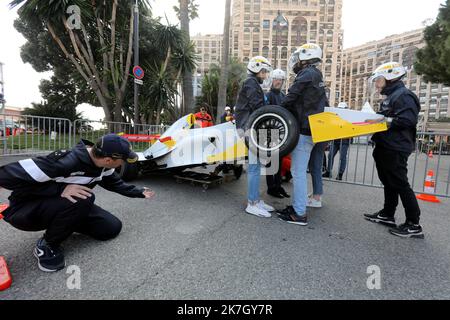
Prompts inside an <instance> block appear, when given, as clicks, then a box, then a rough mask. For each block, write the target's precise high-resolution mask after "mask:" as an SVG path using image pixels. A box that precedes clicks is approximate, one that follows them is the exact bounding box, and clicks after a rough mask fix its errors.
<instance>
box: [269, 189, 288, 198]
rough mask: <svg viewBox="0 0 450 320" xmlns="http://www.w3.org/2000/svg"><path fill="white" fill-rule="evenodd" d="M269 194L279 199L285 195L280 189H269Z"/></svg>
mask: <svg viewBox="0 0 450 320" xmlns="http://www.w3.org/2000/svg"><path fill="white" fill-rule="evenodd" d="M267 194H268V195H269V196H271V197H274V198H277V199H284V197H283V196H282V195H281V194H280V193H279V192H278V191H273V190H269V191H267Z"/></svg>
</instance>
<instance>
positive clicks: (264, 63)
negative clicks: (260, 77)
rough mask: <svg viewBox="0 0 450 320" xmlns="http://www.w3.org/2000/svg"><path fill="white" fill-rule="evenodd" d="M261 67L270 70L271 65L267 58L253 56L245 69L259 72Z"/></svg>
mask: <svg viewBox="0 0 450 320" xmlns="http://www.w3.org/2000/svg"><path fill="white" fill-rule="evenodd" d="M263 69H264V70H266V71H267V72H272V65H271V64H270V62H269V60H267V59H266V58H264V57H262V56H257V57H253V58H252V59H251V60H250V62H249V63H248V65H247V70H248V71H249V72H251V73H254V74H257V73H259V72H261V70H263Z"/></svg>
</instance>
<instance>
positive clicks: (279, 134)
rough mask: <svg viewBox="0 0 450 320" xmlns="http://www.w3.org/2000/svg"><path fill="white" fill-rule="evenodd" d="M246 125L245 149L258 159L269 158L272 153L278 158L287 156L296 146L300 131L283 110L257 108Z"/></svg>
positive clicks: (295, 121)
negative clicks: (247, 128) (276, 154)
mask: <svg viewBox="0 0 450 320" xmlns="http://www.w3.org/2000/svg"><path fill="white" fill-rule="evenodd" d="M248 123H249V124H250V125H249V131H248V133H247V136H246V139H245V141H246V144H247V147H248V148H249V149H250V151H252V152H253V153H255V154H258V156H259V157H260V158H269V157H271V156H272V154H274V153H278V154H279V156H280V157H284V156H287V155H288V154H290V153H291V152H292V151H293V150H294V148H295V147H296V146H297V144H298V140H299V138H300V130H299V128H298V124H297V120H296V119H295V117H294V116H293V115H292V114H291V113H290V112H289V111H288V110H286V109H285V108H282V107H280V106H265V107H262V108H259V109H257V110H256V111H255V112H253V113H252V114H251V116H250V118H249V122H248Z"/></svg>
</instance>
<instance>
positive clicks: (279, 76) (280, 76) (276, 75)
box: [271, 69, 286, 80]
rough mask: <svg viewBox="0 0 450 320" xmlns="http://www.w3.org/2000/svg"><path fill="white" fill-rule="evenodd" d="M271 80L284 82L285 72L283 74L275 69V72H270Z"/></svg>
mask: <svg viewBox="0 0 450 320" xmlns="http://www.w3.org/2000/svg"><path fill="white" fill-rule="evenodd" d="M271 78H272V79H274V80H275V79H277V80H286V72H284V71H283V70H281V69H276V70H274V71H273V72H272V75H271Z"/></svg>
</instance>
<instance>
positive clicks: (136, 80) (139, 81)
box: [134, 79, 144, 86]
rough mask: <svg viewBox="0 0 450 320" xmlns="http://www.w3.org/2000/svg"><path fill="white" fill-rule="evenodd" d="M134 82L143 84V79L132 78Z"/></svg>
mask: <svg viewBox="0 0 450 320" xmlns="http://www.w3.org/2000/svg"><path fill="white" fill-rule="evenodd" d="M134 83H136V84H138V85H140V86H142V85H143V84H144V81H142V80H139V79H134Z"/></svg>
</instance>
